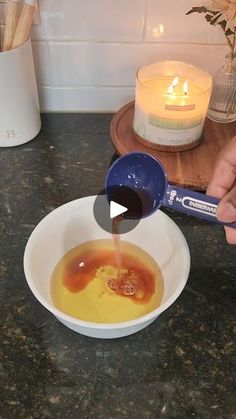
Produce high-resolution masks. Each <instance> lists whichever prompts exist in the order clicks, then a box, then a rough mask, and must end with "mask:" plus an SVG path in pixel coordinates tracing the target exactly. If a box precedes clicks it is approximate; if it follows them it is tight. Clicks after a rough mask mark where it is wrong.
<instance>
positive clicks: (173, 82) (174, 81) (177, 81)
mask: <svg viewBox="0 0 236 419" xmlns="http://www.w3.org/2000/svg"><path fill="white" fill-rule="evenodd" d="M178 83H179V77H175V79H174V80H173V81H172V86H173V87H175V86H177V84H178Z"/></svg>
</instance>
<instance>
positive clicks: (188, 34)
mask: <svg viewBox="0 0 236 419" xmlns="http://www.w3.org/2000/svg"><path fill="white" fill-rule="evenodd" d="M147 2H148V3H147V4H148V7H147V26H146V36H145V40H146V41H148V42H188V43H205V44H210V43H213V44H214V43H216V44H217V43H218V44H223V43H225V39H224V34H223V31H222V29H221V28H220V27H219V26H216V27H212V26H211V25H210V24H209V23H208V22H207V21H206V20H205V18H204V15H203V14H198V13H194V14H191V15H188V16H186V13H187V12H188V11H189V10H190V9H191V7H192V6H193V5H195V6H196V5H202V4H203V1H202V0H197V1H196V0H195V1H194V0H192V1H189V0H177V1H175V0H158V1H157V0H147Z"/></svg>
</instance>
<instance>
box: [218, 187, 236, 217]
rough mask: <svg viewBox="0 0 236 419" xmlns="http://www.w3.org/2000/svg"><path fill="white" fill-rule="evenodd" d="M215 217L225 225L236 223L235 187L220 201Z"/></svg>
mask: <svg viewBox="0 0 236 419" xmlns="http://www.w3.org/2000/svg"><path fill="white" fill-rule="evenodd" d="M216 215H217V218H218V220H220V221H223V222H225V223H232V222H234V221H236V185H234V187H233V188H232V189H231V191H230V192H228V193H227V194H226V195H225V196H224V198H223V199H222V200H221V201H220V203H219V205H218V208H217V214H216Z"/></svg>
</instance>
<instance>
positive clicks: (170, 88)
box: [168, 84, 174, 95]
mask: <svg viewBox="0 0 236 419" xmlns="http://www.w3.org/2000/svg"><path fill="white" fill-rule="evenodd" d="M173 92H174V86H173V85H172V84H171V85H170V86H169V87H168V95H172V94H173Z"/></svg>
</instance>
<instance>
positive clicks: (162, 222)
mask: <svg viewBox="0 0 236 419" xmlns="http://www.w3.org/2000/svg"><path fill="white" fill-rule="evenodd" d="M94 200H95V197H87V198H82V199H78V200H76V201H72V202H69V203H67V204H65V205H62V206H61V207H59V208H57V209H56V210H54V211H52V212H51V213H50V214H49V215H47V216H46V217H45V218H44V219H43V220H42V221H41V222H40V223H39V224H38V225H37V227H36V228H35V229H34V231H33V232H32V234H31V236H30V238H29V240H28V243H27V245H26V249H25V254H24V271H25V276H26V279H27V282H28V284H29V287H30V289H31V291H32V292H33V294H34V295H35V297H36V298H37V299H38V300H39V301H40V303H41V304H42V305H43V306H44V307H46V308H47V309H48V310H49V311H50V312H51V313H53V314H54V316H56V317H57V319H58V320H59V321H60V322H62V323H63V324H64V325H65V326H67V327H69V328H70V329H72V330H74V331H76V332H78V333H82V334H83V335H87V336H92V337H96V338H107V339H110V338H118V337H122V336H127V335H131V334H132V333H135V332H137V331H139V330H141V329H143V328H144V327H146V326H148V325H149V324H150V323H152V322H153V321H154V320H155V319H156V318H157V317H158V316H159V315H160V314H161V313H163V311H165V310H166V309H167V308H168V307H170V305H171V304H173V303H174V301H175V300H176V299H177V298H178V296H179V295H180V293H181V292H182V290H183V288H184V286H185V284H186V282H187V279H188V275H189V269H190V255H189V248H188V245H187V242H186V240H185V238H184V236H183V234H182V233H181V231H180V229H179V228H178V227H177V225H176V224H175V223H174V222H173V221H172V220H171V219H170V218H169V217H168V216H167V215H165V214H164V213H163V212H161V211H157V212H156V213H155V214H153V215H152V216H150V217H148V218H145V219H144V220H142V221H141V222H140V223H139V225H138V226H137V227H136V228H135V229H134V230H133V231H131V232H130V233H127V234H124V235H123V236H122V237H123V238H124V240H127V241H130V242H131V243H134V244H136V245H138V246H140V247H142V248H143V249H144V250H146V251H147V252H148V253H149V254H150V255H151V256H152V257H153V258H154V259H155V260H156V261H157V263H158V265H159V266H160V268H161V271H162V274H163V277H164V297H163V301H162V304H161V306H160V307H158V308H157V309H155V310H153V311H152V312H150V313H148V314H146V315H144V316H142V317H139V318H137V319H135V320H130V321H127V322H122V323H112V324H110V323H107V324H105V323H92V322H85V321H82V320H78V319H76V318H74V317H71V316H69V315H67V314H64V313H63V312H61V311H60V310H58V309H57V308H55V307H54V305H53V302H52V299H51V295H50V278H51V274H52V271H53V269H54V267H55V265H56V263H57V262H58V260H59V259H60V258H61V257H62V256H63V255H64V254H65V253H66V252H67V251H68V250H70V249H71V248H72V247H74V246H76V245H79V244H81V243H83V242H86V241H88V240H96V239H104V238H110V237H111V236H110V235H109V234H108V233H106V232H105V231H103V230H102V229H101V228H100V227H99V226H98V224H97V223H96V221H95V219H94V215H93V204H94Z"/></svg>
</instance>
